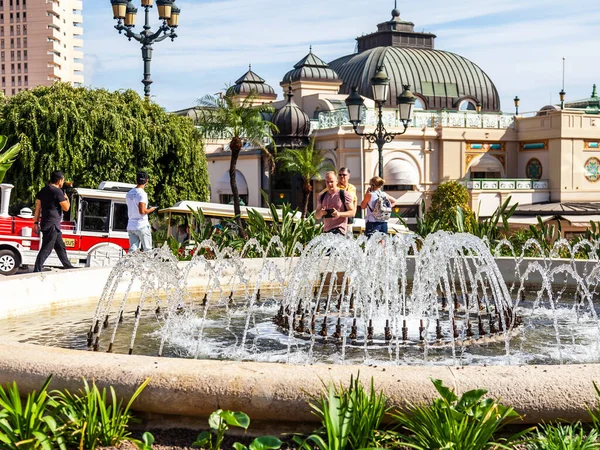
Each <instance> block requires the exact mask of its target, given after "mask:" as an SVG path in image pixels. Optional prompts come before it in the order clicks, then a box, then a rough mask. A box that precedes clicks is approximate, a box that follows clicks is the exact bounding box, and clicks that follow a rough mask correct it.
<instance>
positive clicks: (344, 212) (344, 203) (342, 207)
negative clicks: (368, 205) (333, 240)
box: [315, 171, 356, 235]
mask: <svg viewBox="0 0 600 450" xmlns="http://www.w3.org/2000/svg"><path fill="white" fill-rule="evenodd" d="M337 181H338V180H337V177H336V173H335V172H333V171H332V172H327V174H326V175H325V183H326V185H327V192H325V194H323V195H319V199H318V202H317V210H316V212H315V217H316V218H317V219H321V218H322V219H323V233H332V234H341V235H346V231H347V229H348V218H350V217H354V214H355V212H356V209H355V206H354V196H353V195H351V194H349V193H348V192H346V191H343V190H341V189H340V188H338V186H337ZM342 195H343V198H342Z"/></svg>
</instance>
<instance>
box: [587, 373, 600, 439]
mask: <svg viewBox="0 0 600 450" xmlns="http://www.w3.org/2000/svg"><path fill="white" fill-rule="evenodd" d="M594 390H595V391H596V400H597V405H596V408H594V409H591V408H590V407H589V406H588V407H587V410H588V413H589V415H590V418H591V419H592V425H593V427H594V429H595V430H596V431H597V432H598V433H600V388H599V387H598V385H597V384H596V383H595V382H594Z"/></svg>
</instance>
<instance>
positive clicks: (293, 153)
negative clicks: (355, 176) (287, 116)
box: [277, 138, 335, 218]
mask: <svg viewBox="0 0 600 450" xmlns="http://www.w3.org/2000/svg"><path fill="white" fill-rule="evenodd" d="M324 155H325V154H324V152H322V151H321V150H319V149H317V148H315V139H314V138H312V139H311V140H310V143H309V144H308V145H307V146H306V147H302V148H298V149H289V148H286V149H284V151H283V152H282V153H281V154H280V155H278V156H277V161H278V162H280V163H281V166H280V168H281V170H282V171H283V172H292V173H297V174H298V175H300V176H301V177H302V218H305V217H306V214H307V213H308V199H309V197H310V193H311V192H312V180H320V179H321V178H322V177H321V172H323V171H326V170H335V168H334V167H333V165H331V163H330V162H329V161H327V160H326V159H325V156H324Z"/></svg>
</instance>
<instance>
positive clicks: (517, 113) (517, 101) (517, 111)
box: [514, 95, 521, 116]
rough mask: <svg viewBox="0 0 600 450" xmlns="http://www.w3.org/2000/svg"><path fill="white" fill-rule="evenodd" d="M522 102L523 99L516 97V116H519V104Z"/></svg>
mask: <svg viewBox="0 0 600 450" xmlns="http://www.w3.org/2000/svg"><path fill="white" fill-rule="evenodd" d="M520 101H521V99H520V98H519V96H518V95H517V96H515V99H514V102H515V116H518V115H519V102H520Z"/></svg>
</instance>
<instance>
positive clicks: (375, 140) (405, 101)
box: [346, 66, 417, 178]
mask: <svg viewBox="0 0 600 450" xmlns="http://www.w3.org/2000/svg"><path fill="white" fill-rule="evenodd" d="M371 86H372V88H373V100H375V105H376V107H377V126H376V127H375V131H374V132H373V133H359V132H358V130H357V128H358V125H359V124H360V120H361V118H362V113H363V110H364V107H365V102H364V100H363V99H362V97H361V96H360V94H359V93H358V90H357V88H356V87H353V88H352V92H351V93H350V95H349V96H348V97H347V98H346V106H347V107H348V117H349V120H350V123H351V124H352V128H353V129H354V132H355V133H356V134H357V135H359V136H363V137H366V138H367V140H368V141H369V142H371V143H372V144H376V145H377V150H378V152H379V176H380V177H381V178H383V146H384V144H386V143H389V142H392V141H393V140H394V138H395V137H396V136H399V135H401V134H404V133H406V130H407V128H408V124H409V123H410V122H411V121H412V119H413V113H414V106H415V102H416V100H417V99H416V97H415V96H414V95H413V94H412V92H410V86H409V85H404V91H403V92H402V93H401V94H400V95H399V96H398V98H397V100H398V114H399V116H400V121H401V122H402V125H404V130H402V131H400V132H397V133H389V132H388V131H387V130H386V129H385V127H384V126H383V112H382V109H383V105H384V103H385V102H386V101H387V98H388V95H389V91H390V79H389V78H388V76H387V74H386V73H385V69H384V67H383V66H380V67H378V68H377V73H376V74H375V76H374V77H373V78H371Z"/></svg>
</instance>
